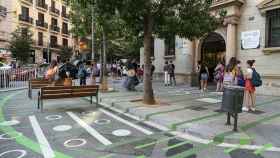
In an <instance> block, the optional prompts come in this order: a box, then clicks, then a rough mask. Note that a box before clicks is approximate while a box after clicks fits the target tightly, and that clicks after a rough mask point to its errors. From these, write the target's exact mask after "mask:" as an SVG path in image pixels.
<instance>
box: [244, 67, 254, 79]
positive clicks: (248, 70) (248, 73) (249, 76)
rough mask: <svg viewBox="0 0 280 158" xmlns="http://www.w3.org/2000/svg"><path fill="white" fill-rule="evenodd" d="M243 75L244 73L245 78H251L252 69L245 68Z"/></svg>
mask: <svg viewBox="0 0 280 158" xmlns="http://www.w3.org/2000/svg"><path fill="white" fill-rule="evenodd" d="M245 75H246V78H248V79H251V78H252V76H253V70H252V69H251V68H247V71H246V74H245Z"/></svg>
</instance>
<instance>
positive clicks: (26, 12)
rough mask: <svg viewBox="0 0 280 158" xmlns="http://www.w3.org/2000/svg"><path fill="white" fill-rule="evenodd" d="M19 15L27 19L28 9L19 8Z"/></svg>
mask: <svg viewBox="0 0 280 158" xmlns="http://www.w3.org/2000/svg"><path fill="white" fill-rule="evenodd" d="M21 14H22V16H23V17H29V8H27V7H24V6H21Z"/></svg>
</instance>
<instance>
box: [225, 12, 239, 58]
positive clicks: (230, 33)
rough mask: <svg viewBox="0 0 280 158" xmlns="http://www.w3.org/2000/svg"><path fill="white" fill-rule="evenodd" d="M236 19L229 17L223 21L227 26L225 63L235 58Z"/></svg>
mask: <svg viewBox="0 0 280 158" xmlns="http://www.w3.org/2000/svg"><path fill="white" fill-rule="evenodd" d="M238 19H239V18H238V17H230V18H227V19H226V20H225V24H227V43H226V62H227V63H228V62H229V60H230V58H232V57H237V24H238Z"/></svg>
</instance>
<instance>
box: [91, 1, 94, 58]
mask: <svg viewBox="0 0 280 158" xmlns="http://www.w3.org/2000/svg"><path fill="white" fill-rule="evenodd" d="M91 12H92V13H91V14H92V15H91V16H92V18H91V59H92V61H93V62H94V59H95V53H94V49H95V47H94V45H95V42H94V40H95V34H94V33H95V32H94V31H95V30H94V29H95V28H94V4H93V5H92V8H91Z"/></svg>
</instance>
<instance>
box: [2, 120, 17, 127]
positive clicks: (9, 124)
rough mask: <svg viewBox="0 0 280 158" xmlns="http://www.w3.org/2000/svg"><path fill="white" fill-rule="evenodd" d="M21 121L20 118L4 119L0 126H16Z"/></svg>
mask: <svg viewBox="0 0 280 158" xmlns="http://www.w3.org/2000/svg"><path fill="white" fill-rule="evenodd" d="M19 123H20V122H19V121H18V120H11V121H4V122H0V126H14V125H17V124H19Z"/></svg>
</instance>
